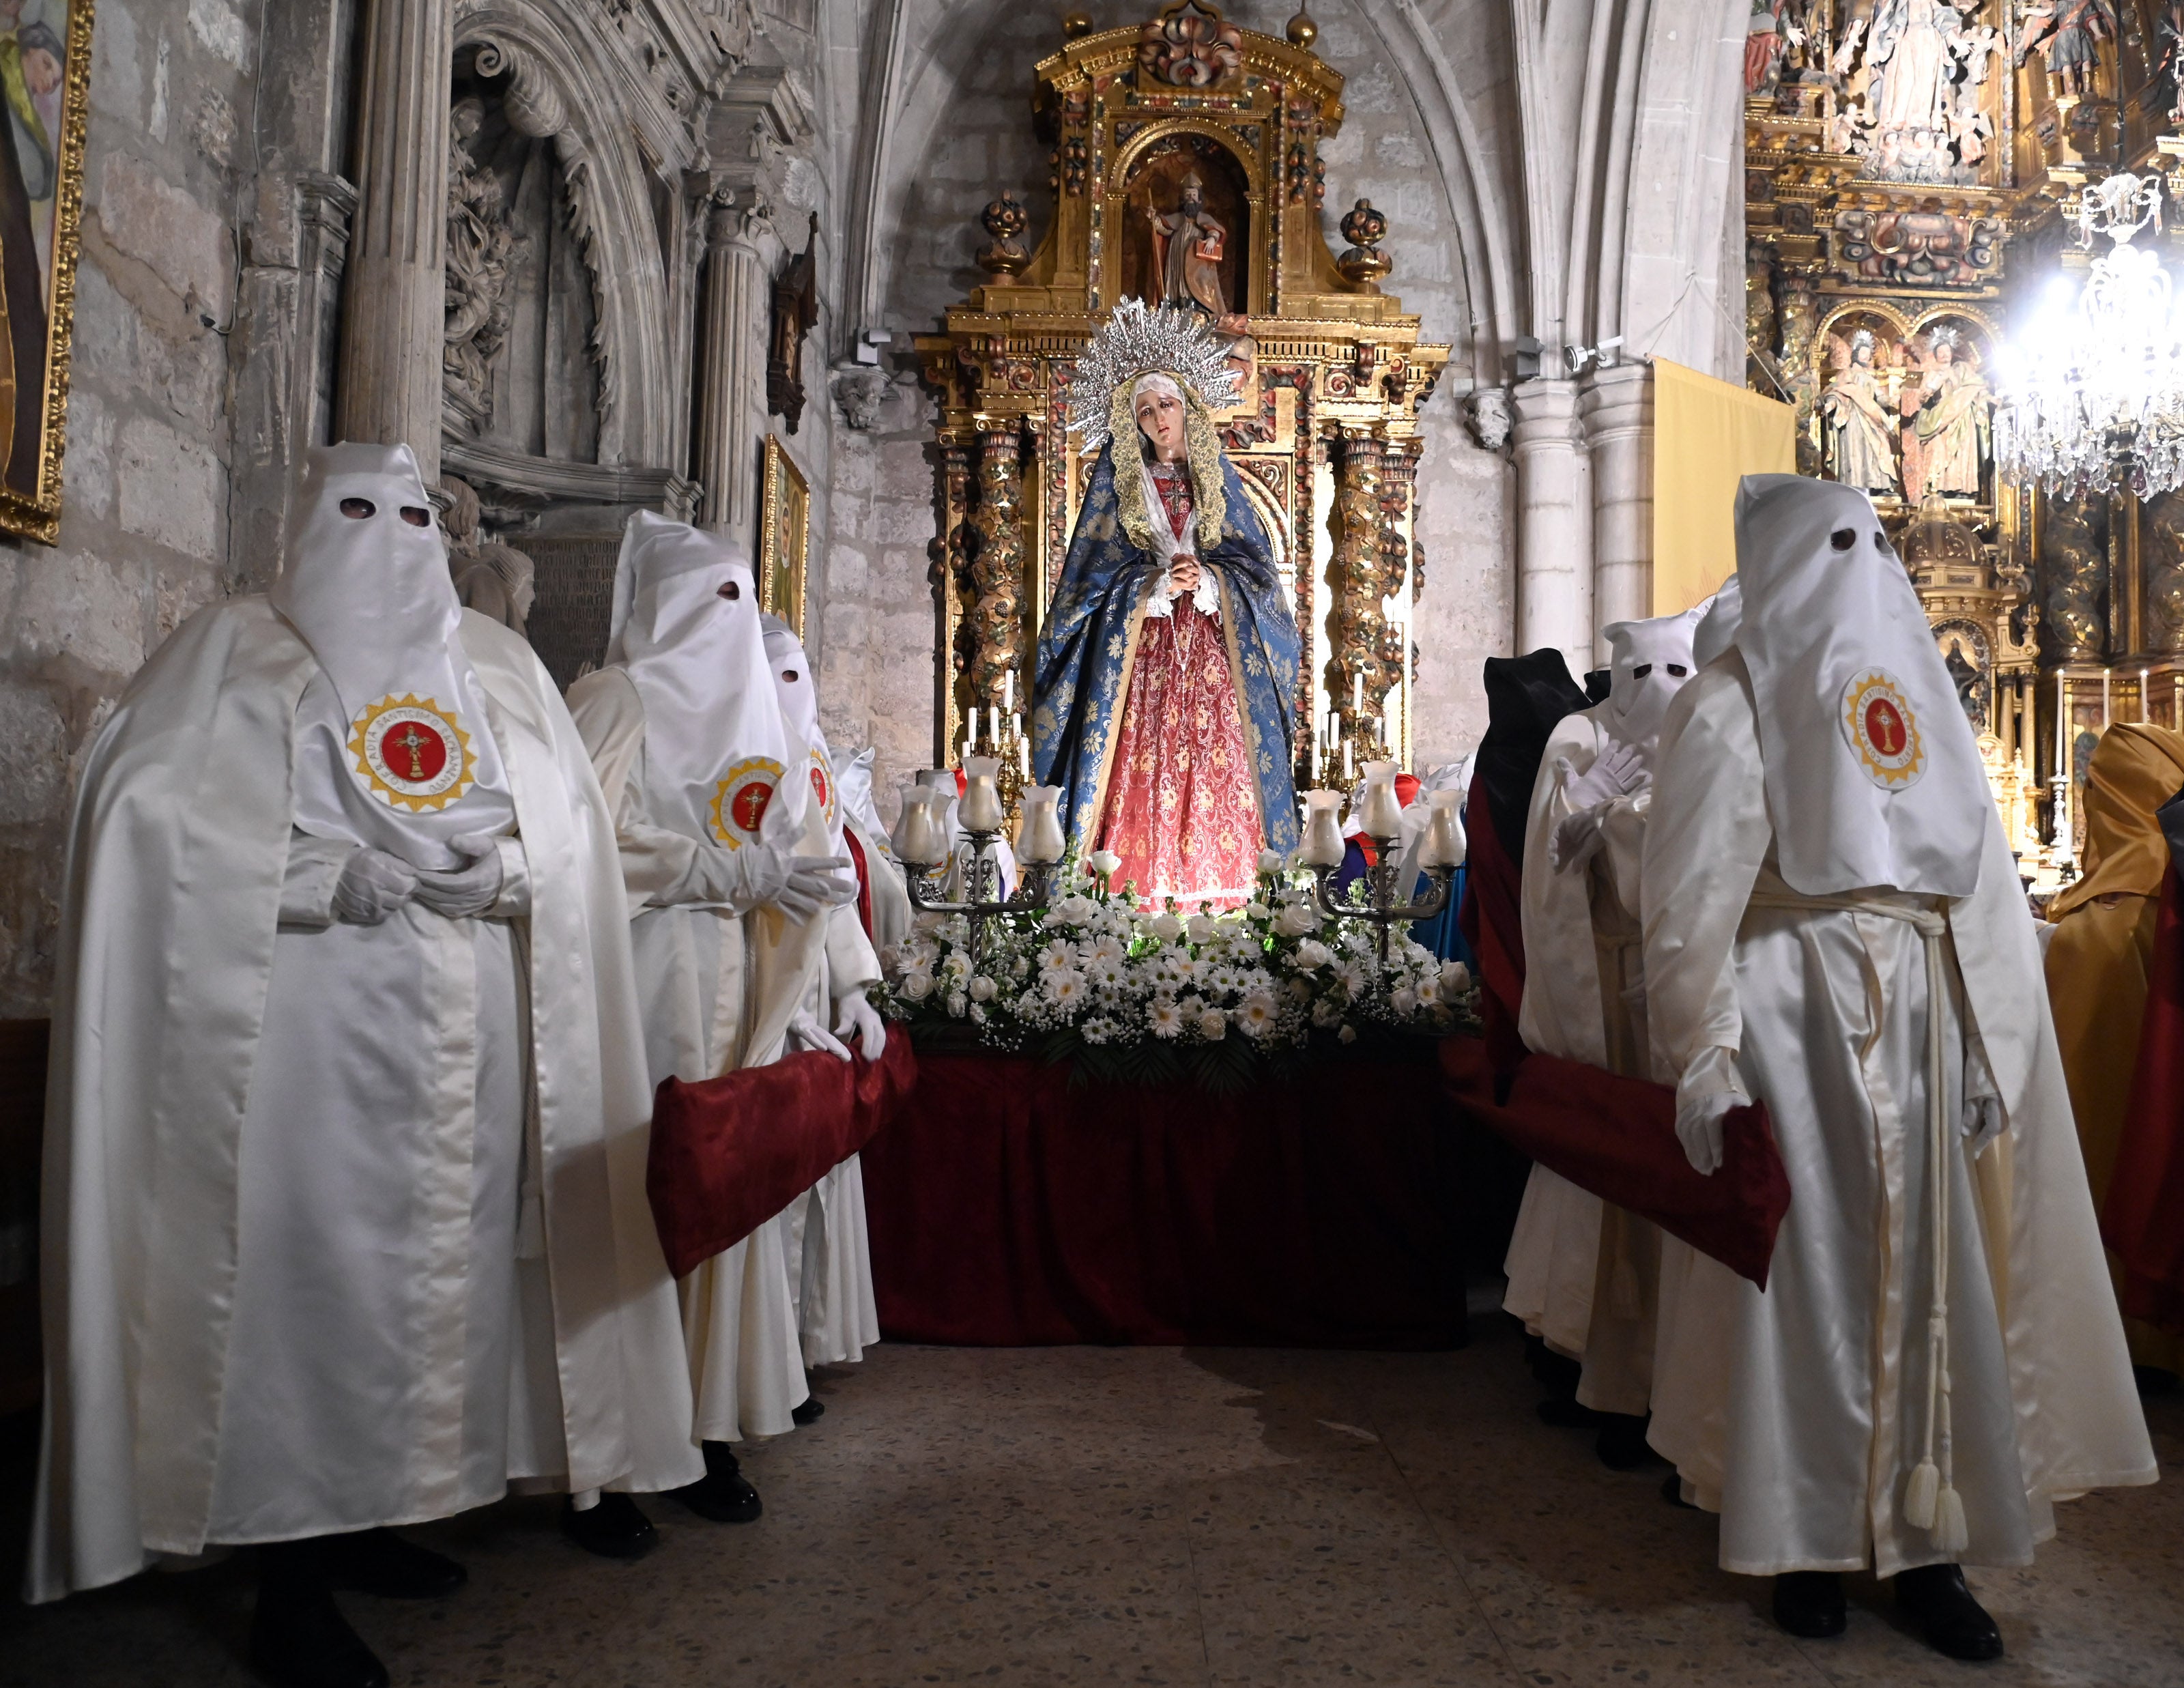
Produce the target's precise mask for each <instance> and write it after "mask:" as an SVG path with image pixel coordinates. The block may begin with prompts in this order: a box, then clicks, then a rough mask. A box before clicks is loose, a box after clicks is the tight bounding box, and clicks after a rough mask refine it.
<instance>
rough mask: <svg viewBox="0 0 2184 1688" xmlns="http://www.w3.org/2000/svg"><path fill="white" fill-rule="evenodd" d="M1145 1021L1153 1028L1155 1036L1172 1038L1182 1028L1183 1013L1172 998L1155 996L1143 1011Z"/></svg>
mask: <svg viewBox="0 0 2184 1688" xmlns="http://www.w3.org/2000/svg"><path fill="white" fill-rule="evenodd" d="M1145 1023H1146V1024H1147V1025H1149V1026H1151V1028H1153V1035H1154V1036H1155V1037H1156V1038H1172V1037H1173V1036H1174V1035H1175V1034H1176V1033H1178V1032H1180V1031H1181V1030H1182V1029H1183V1014H1182V1012H1181V1011H1180V1010H1178V1008H1177V1007H1176V1006H1175V1001H1174V999H1173V998H1172V997H1166V996H1156V997H1155V998H1154V999H1153V1000H1152V1006H1151V1007H1150V1008H1148V1009H1146V1011H1145Z"/></svg>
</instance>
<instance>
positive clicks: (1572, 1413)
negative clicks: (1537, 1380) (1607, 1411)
mask: <svg viewBox="0 0 2184 1688" xmlns="http://www.w3.org/2000/svg"><path fill="white" fill-rule="evenodd" d="M1538 1411H1539V1414H1540V1422H1541V1423H1542V1424H1552V1425H1553V1426H1554V1427H1555V1428H1556V1429H1557V1430H1596V1429H1599V1428H1600V1422H1601V1419H1602V1418H1603V1417H1604V1416H1605V1415H1603V1414H1602V1413H1598V1412H1594V1411H1593V1410H1592V1409H1591V1407H1580V1405H1579V1404H1578V1403H1577V1402H1576V1401H1574V1400H1565V1399H1563V1397H1562V1396H1549V1397H1548V1398H1547V1399H1546V1400H1545V1401H1541V1403H1540V1405H1539V1408H1538Z"/></svg>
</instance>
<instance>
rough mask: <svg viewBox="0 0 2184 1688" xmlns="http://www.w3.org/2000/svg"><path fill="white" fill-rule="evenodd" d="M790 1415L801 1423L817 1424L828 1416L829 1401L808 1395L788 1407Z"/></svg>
mask: <svg viewBox="0 0 2184 1688" xmlns="http://www.w3.org/2000/svg"><path fill="white" fill-rule="evenodd" d="M788 1416H789V1417H790V1418H793V1419H794V1420H795V1421H796V1422H797V1423H799V1424H816V1423H818V1422H819V1420H821V1419H822V1418H825V1417H826V1416H827V1403H826V1402H825V1401H822V1400H820V1398H819V1397H818V1396H816V1395H814V1396H806V1397H805V1399H804V1400H802V1401H798V1402H797V1403H796V1405H795V1406H794V1407H790V1408H789V1409H788Z"/></svg>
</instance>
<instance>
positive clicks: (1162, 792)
mask: <svg viewBox="0 0 2184 1688" xmlns="http://www.w3.org/2000/svg"><path fill="white" fill-rule="evenodd" d="M1152 480H1153V484H1154V485H1155V486H1156V487H1157V488H1158V489H1159V493H1160V499H1161V503H1162V505H1163V506H1165V512H1166V515H1167V520H1168V523H1169V525H1170V526H1171V528H1172V529H1173V530H1176V531H1180V532H1188V531H1189V528H1188V524H1189V522H1190V519H1191V496H1190V476H1188V475H1187V474H1186V473H1184V471H1183V470H1182V469H1181V468H1180V466H1178V465H1170V464H1165V463H1163V464H1157V465H1155V466H1154V468H1153V471H1152ZM1147 514H1148V515H1151V517H1152V524H1153V530H1154V533H1155V536H1156V540H1157V538H1159V537H1160V528H1161V512H1157V511H1148V512H1147ZM1206 577H1207V578H1209V579H1210V578H1211V577H1212V573H1211V571H1207V575H1206ZM1157 608H1158V605H1157V604H1156V605H1155V606H1154V609H1155V610H1157ZM1114 757H1115V760H1114V761H1113V763H1112V766H1111V770H1110V772H1109V775H1108V783H1107V804H1106V813H1105V815H1104V816H1103V817H1102V820H1101V822H1100V849H1102V850H1112V851H1113V852H1114V853H1115V854H1116V855H1118V856H1120V857H1121V858H1122V861H1123V865H1122V866H1121V868H1120V869H1119V870H1118V871H1117V873H1116V875H1115V878H1114V883H1115V884H1116V885H1117V886H1118V887H1119V886H1120V885H1121V884H1122V883H1123V882H1124V881H1126V880H1128V881H1134V882H1135V883H1136V885H1137V888H1138V895H1139V897H1140V898H1143V899H1147V900H1152V901H1155V902H1160V901H1162V900H1166V899H1167V898H1169V897H1174V898H1176V899H1177V900H1178V901H1180V902H1184V903H1187V904H1202V905H1210V906H1213V907H1217V908H1233V907H1235V906H1237V905H1240V904H1242V903H1244V902H1246V901H1248V900H1250V899H1251V892H1252V889H1253V886H1254V883H1255V882H1256V875H1257V872H1258V868H1259V847H1260V838H1261V836H1262V835H1261V831H1260V826H1259V802H1258V783H1257V780H1256V777H1255V776H1254V774H1253V772H1252V768H1251V749H1250V743H1249V740H1248V739H1247V738H1245V732H1244V712H1243V710H1242V708H1241V706H1240V704H1239V701H1238V699H1237V695H1236V677H1235V674H1234V671H1232V670H1231V669H1230V667H1229V642H1228V639H1227V638H1226V637H1225V635H1224V631H1223V627H1222V625H1221V621H1220V618H1219V616H1217V615H1214V616H1209V615H1207V614H1206V613H1205V612H1204V611H1203V610H1200V609H1199V608H1198V607H1197V605H1196V604H1194V603H1192V601H1191V594H1190V593H1186V592H1178V593H1176V594H1175V595H1174V597H1173V599H1170V600H1169V604H1168V613H1167V615H1166V616H1161V615H1158V614H1156V613H1151V612H1150V611H1149V612H1148V613H1147V614H1146V616H1145V619H1144V620H1143V621H1141V622H1140V623H1139V634H1138V652H1137V658H1136V660H1135V661H1134V662H1133V663H1132V665H1131V667H1130V684H1129V690H1128V694H1127V695H1126V697H1125V699H1124V701H1123V711H1122V721H1121V724H1120V727H1119V729H1118V730H1117V733H1116V737H1115V750H1114Z"/></svg>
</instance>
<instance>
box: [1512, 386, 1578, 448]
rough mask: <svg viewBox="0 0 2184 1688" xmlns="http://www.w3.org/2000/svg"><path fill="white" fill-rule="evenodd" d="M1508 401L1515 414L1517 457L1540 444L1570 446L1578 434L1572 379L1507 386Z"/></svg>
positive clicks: (1544, 445)
mask: <svg viewBox="0 0 2184 1688" xmlns="http://www.w3.org/2000/svg"><path fill="white" fill-rule="evenodd" d="M1509 403H1510V405H1511V407H1512V408H1513V409H1515V411H1516V413H1517V426H1516V429H1515V431H1514V433H1513V437H1514V439H1515V440H1516V443H1517V454H1518V456H1520V457H1522V456H1524V455H1526V454H1529V453H1530V452H1535V451H1538V450H1540V449H1541V448H1543V447H1557V446H1560V447H1565V448H1567V447H1574V446H1575V445H1576V444H1577V443H1578V441H1579V439H1580V437H1581V435H1580V432H1579V431H1578V429H1577V426H1576V422H1577V418H1578V408H1579V404H1580V394H1579V392H1578V386H1577V383H1576V382H1574V381H1546V380H1541V381H1526V382H1518V384H1517V385H1516V386H1514V387H1511V388H1510V389H1509Z"/></svg>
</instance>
